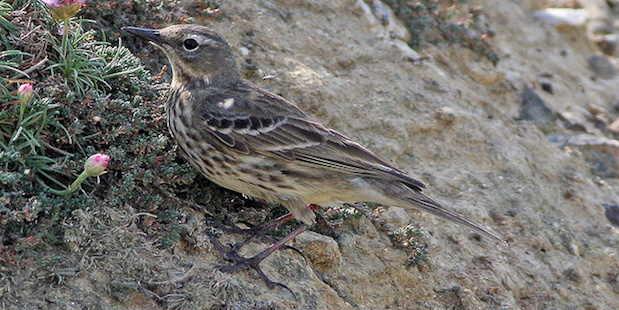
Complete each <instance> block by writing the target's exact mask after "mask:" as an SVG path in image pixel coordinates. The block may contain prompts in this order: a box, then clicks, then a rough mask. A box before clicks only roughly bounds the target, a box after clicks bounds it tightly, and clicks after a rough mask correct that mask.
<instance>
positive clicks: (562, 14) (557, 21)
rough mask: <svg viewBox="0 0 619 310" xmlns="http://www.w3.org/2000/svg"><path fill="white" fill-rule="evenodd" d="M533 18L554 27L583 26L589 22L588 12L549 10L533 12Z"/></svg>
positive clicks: (579, 10) (563, 9) (560, 9)
mask: <svg viewBox="0 0 619 310" xmlns="http://www.w3.org/2000/svg"><path fill="white" fill-rule="evenodd" d="M532 15H533V17H535V18H538V19H541V20H543V21H545V22H547V23H549V24H551V25H553V26H555V27H556V26H583V25H584V24H585V22H586V21H587V10H585V9H565V8H549V9H545V10H541V11H535V12H533V14H532Z"/></svg>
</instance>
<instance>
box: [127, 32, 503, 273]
mask: <svg viewBox="0 0 619 310" xmlns="http://www.w3.org/2000/svg"><path fill="white" fill-rule="evenodd" d="M123 30H125V31H127V32H129V33H131V34H133V35H136V36H138V37H141V38H143V39H146V40H148V41H150V42H151V43H152V44H153V45H155V46H156V47H158V48H159V49H161V50H162V51H163V53H164V54H165V55H166V56H167V59H168V61H169V63H170V66H171V67H172V82H171V83H170V90H169V95H168V99H167V102H166V105H165V110H166V118H167V124H168V127H169V131H170V133H171V135H172V137H173V138H174V140H175V141H176V143H177V144H178V147H179V149H180V150H181V152H182V153H183V155H184V157H185V158H187V160H188V161H189V162H190V163H191V164H192V165H193V166H194V167H195V168H197V169H198V170H199V171H200V172H201V174H202V175H204V176H205V177H206V178H207V179H209V180H210V181H212V182H214V183H216V184H218V185H220V186H222V187H224V188H227V189H230V190H233V191H236V192H239V193H242V194H244V195H247V196H251V197H255V198H260V199H263V200H267V201H275V202H279V203H281V204H282V205H283V206H284V207H285V208H286V209H288V210H289V211H290V212H291V214H292V215H293V217H294V218H295V219H296V220H298V221H299V222H300V223H301V224H300V226H299V227H298V228H297V229H295V230H294V231H292V232H291V233H290V234H289V235H287V236H286V237H284V238H282V239H281V240H279V241H278V242H276V243H274V244H273V245H271V246H270V247H269V248H267V249H266V250H264V251H263V252H261V253H259V254H257V255H256V256H254V257H251V258H248V259H246V260H243V261H242V262H240V263H239V264H238V268H247V267H252V268H254V269H256V270H258V269H257V266H258V264H259V263H260V262H261V261H262V260H263V259H264V258H265V257H267V256H268V255H270V254H271V253H272V252H273V251H275V250H277V249H278V248H280V247H282V246H283V245H284V244H285V243H286V242H288V241H290V240H292V239H293V238H294V237H296V236H297V235H299V234H300V233H302V232H303V231H305V230H306V229H307V228H309V227H310V226H311V225H312V224H313V223H314V222H315V214H314V212H313V211H312V209H313V208H312V206H313V205H319V206H333V205H338V204H341V203H353V202H373V203H379V204H382V205H387V206H398V207H403V208H408V209H420V210H423V211H427V212H430V213H432V214H434V215H436V216H438V217H440V218H443V219H446V220H448V221H451V222H454V223H456V224H460V225H463V226H466V227H469V228H472V229H473V230H475V231H477V232H479V233H481V234H482V235H485V236H488V237H490V238H491V239H494V240H497V241H499V242H501V243H505V241H503V239H502V238H500V237H499V236H497V235H495V234H493V233H492V232H490V231H488V230H486V229H485V228H483V227H481V226H480V225H478V224H476V223H474V222H472V221H470V220H468V219H466V218H464V217H462V216H461V215H459V214H458V213H456V212H454V211H451V210H449V209H447V208H445V207H444V206H443V205H442V204H440V203H438V202H436V201H435V200H433V199H431V198H430V197H428V196H426V195H425V194H423V193H422V190H423V189H424V188H425V185H424V184H423V183H422V182H421V181H418V180H416V179H414V178H413V177H411V176H409V175H408V174H407V173H406V172H404V171H402V170H400V169H398V168H396V167H394V166H393V165H392V164H390V163H388V162H386V161H385V160H383V159H381V158H379V157H378V156H377V155H376V154H374V153H373V152H372V151H370V150H368V149H367V148H365V147H363V146H361V145H360V144H359V143H357V142H355V141H353V140H351V139H349V138H348V137H346V136H345V135H343V134H341V133H339V132H337V131H336V130H334V129H331V128H328V127H326V126H324V125H323V124H321V123H319V122H317V121H314V120H313V119H312V118H311V117H310V116H309V115H308V114H307V113H305V112H303V111H302V110H301V109H300V108H298V107H297V106H296V105H294V104H292V103H290V102H289V101H287V100H286V99H284V98H282V97H281V96H278V95H276V94H274V93H272V92H269V91H266V90H264V89H262V88H260V87H258V86H255V85H252V84H251V83H249V82H248V81H246V80H245V79H244V78H243V77H242V76H241V73H240V71H239V69H238V67H237V64H236V61H235V58H234V53H233V50H232V48H231V46H230V45H229V44H228V42H227V41H226V40H224V39H223V38H222V37H221V36H220V35H218V34H217V33H215V32H214V31H211V30H210V29H209V28H208V27H205V26H201V25H195V24H194V25H192V24H186V25H172V26H168V27H166V28H162V29H145V28H136V27H123ZM233 269H236V267H235V268H230V269H229V270H233Z"/></svg>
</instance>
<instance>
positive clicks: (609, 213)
mask: <svg viewBox="0 0 619 310" xmlns="http://www.w3.org/2000/svg"><path fill="white" fill-rule="evenodd" d="M602 206H603V207H604V209H606V212H605V213H606V218H607V219H608V221H609V222H610V224H612V225H613V226H615V227H619V205H616V204H602Z"/></svg>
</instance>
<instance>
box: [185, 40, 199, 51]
mask: <svg viewBox="0 0 619 310" xmlns="http://www.w3.org/2000/svg"><path fill="white" fill-rule="evenodd" d="M183 47H184V48H185V50H187V51H195V50H196V49H198V47H200V44H199V43H198V41H196V40H195V39H187V40H185V41H183Z"/></svg>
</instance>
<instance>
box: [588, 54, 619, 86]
mask: <svg viewBox="0 0 619 310" xmlns="http://www.w3.org/2000/svg"><path fill="white" fill-rule="evenodd" d="M587 62H588V63H589V68H590V69H591V71H593V74H595V77H597V78H600V79H604V80H609V79H612V78H614V77H615V75H617V64H616V63H615V62H614V61H613V60H612V59H611V58H610V57H608V56H606V55H598V54H596V55H593V56H591V57H589V59H587Z"/></svg>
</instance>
